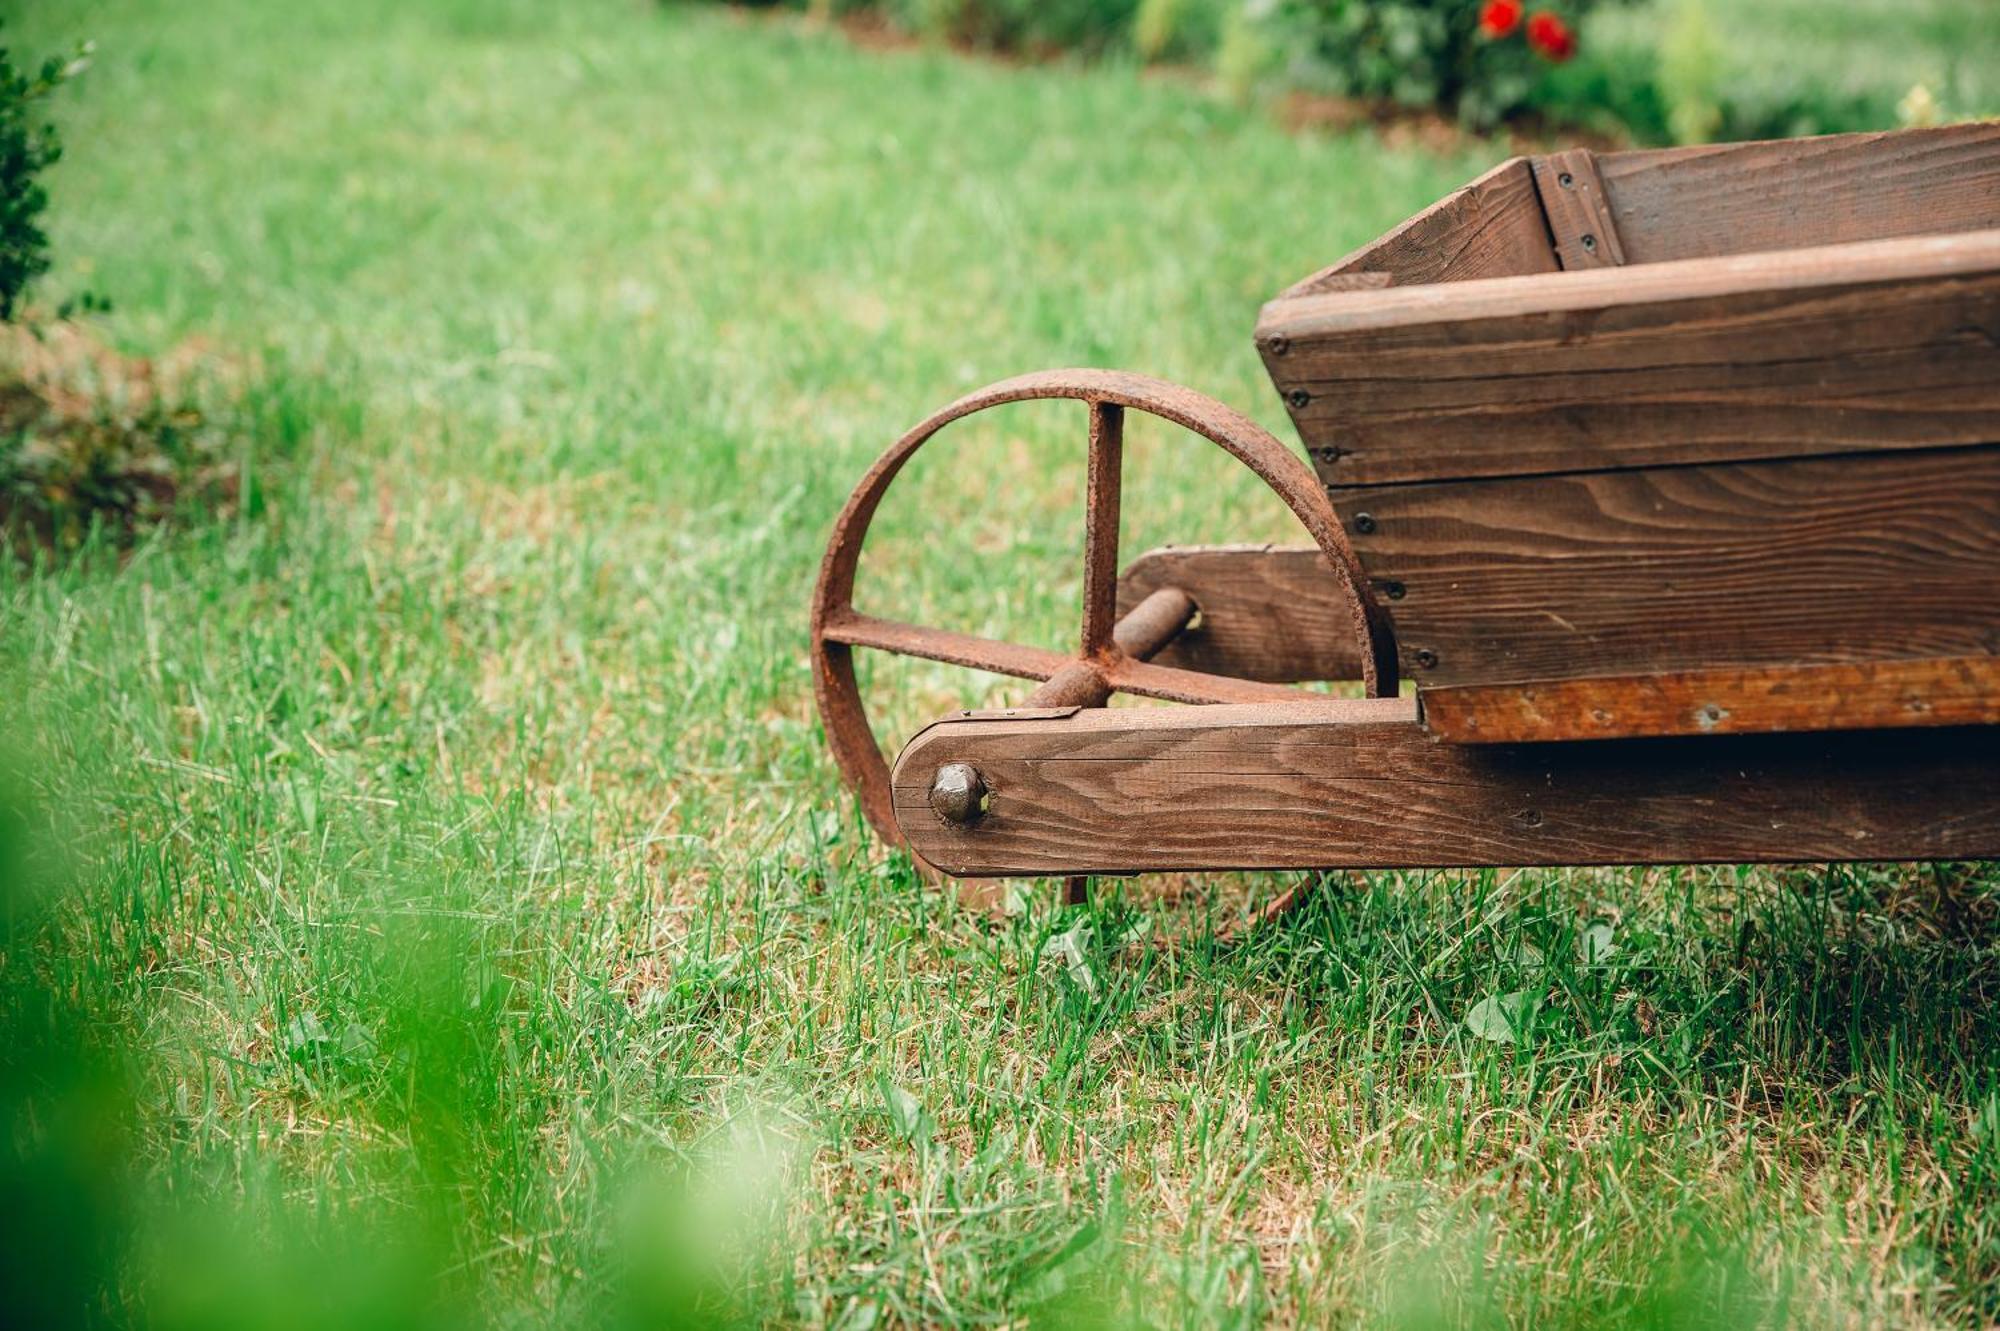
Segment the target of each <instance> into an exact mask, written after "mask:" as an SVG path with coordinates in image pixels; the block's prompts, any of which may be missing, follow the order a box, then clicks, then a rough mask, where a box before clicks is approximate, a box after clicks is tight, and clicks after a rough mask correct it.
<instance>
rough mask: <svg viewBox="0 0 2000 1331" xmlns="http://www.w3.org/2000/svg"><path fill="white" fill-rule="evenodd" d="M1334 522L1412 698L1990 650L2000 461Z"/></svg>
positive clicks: (1512, 481) (1822, 466)
mask: <svg viewBox="0 0 2000 1331" xmlns="http://www.w3.org/2000/svg"><path fill="white" fill-rule="evenodd" d="M1335 505H1336V507H1337V508H1338V510H1339V511H1340V513H1341V517H1342V520H1343V521H1344V522H1346V524H1347V526H1348V529H1349V530H1350V531H1351V532H1354V533H1355V535H1354V538H1353V542H1354V548H1355V550H1356V552H1357V554H1358V555H1359V556H1360V558H1361V561H1362V563H1363V564H1364V565H1365V566H1366V568H1367V570H1368V575H1369V578H1370V580H1371V581H1373V582H1376V583H1377V584H1378V585H1379V583H1380V582H1381V581H1382V580H1394V581H1396V582H1399V583H1401V584H1402V586H1403V588H1404V595H1403V596H1402V598H1401V599H1399V600H1396V601H1394V602H1392V603H1390V604H1391V613H1392V616H1393V618H1394V620H1395V628H1396V640H1397V645H1398V647H1399V650H1400V651H1401V654H1402V658H1403V661H1404V663H1405V666H1406V668H1407V669H1409V671H1410V674H1411V677H1413V678H1414V679H1415V680H1416V681H1417V683H1418V685H1419V686H1420V687H1425V686H1432V685H1442V684H1476V683H1500V682H1508V681H1531V680H1550V679H1572V678H1578V677H1585V676H1596V675H1633V674H1650V673H1656V672H1662V671H1675V670H1694V669H1714V668H1721V667H1729V666H1753V665H1785V664H1822V663H1841V662H1855V661H1875V660H1895V659H1907V658H1914V657H1926V656H1988V655H1993V654H1996V653H2000V446H1983V447H1976V448H1963V449H1935V450H1927V451H1922V452H1901V453H1877V454H1870V455H1865V456H1864V455H1848V456H1844V457H1831V458H1809V459H1792V460H1786V461H1777V462H1756V463H1740V464H1724V465H1720V466H1704V467H1663V468H1647V469H1640V470H1632V471H1613V472H1593V473H1581V474H1574V475H1565V476H1543V477H1509V478H1505V479H1496V480H1485V481H1449V482H1442V483H1439V484H1436V485H1408V486H1387V487H1380V488H1375V489H1363V490H1355V491H1344V492H1341V493H1339V494H1337V495H1336V496H1335ZM1364 515H1365V516H1364ZM1363 528H1366V534H1363V530H1362V529H1363Z"/></svg>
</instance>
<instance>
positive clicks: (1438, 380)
mask: <svg viewBox="0 0 2000 1331" xmlns="http://www.w3.org/2000/svg"><path fill="white" fill-rule="evenodd" d="M1258 332H1259V345H1260V346H1261V347H1262V348H1263V351H1264V360H1265V364H1266V365H1267V366H1268V367H1269V369H1270V371H1271V376H1272V379H1273V381H1274V382H1275V383H1276V384H1277V386H1278V388H1279V391H1280V392H1281V393H1282V394H1283V395H1284V396H1285V399H1286V402H1287V406H1288V408H1289V409H1290V411H1291V413H1292V418H1293V420H1294V422H1295V423H1296V424H1297V426H1298V429H1299V434H1300V436H1301V437H1302V438H1303V439H1304V440H1305V442H1306V444H1307V446H1308V449H1309V451H1310V452H1311V454H1312V456H1313V460H1314V463H1315V465H1316V467H1317V468H1318V470H1319V473H1320V478H1321V480H1322V481H1324V482H1326V483H1327V484H1329V485H1341V486H1349V485H1368V484H1380V483H1384V482H1399V481H1411V480H1436V479H1440V478H1444V477H1458V476H1481V475H1521V474H1529V473H1535V472H1556V471H1576V470H1587V469H1596V468H1605V467H1621V466H1636V465H1645V464H1654V463H1687V462H1704V461H1722V460H1727V459H1737V458H1745V459H1747V458H1762V457H1782V456H1798V455H1804V454H1812V453H1828V452H1855V451H1873V450H1876V449H1882V448H1918V447H1927V446H1930V445H1936V444H1951V443H1986V442H1992V441H1995V440H2000V230H1991V231H1982V232H1975V233H1970V234H1966V235H1959V236H1934V237H1920V238H1916V239H1909V240H1894V241H1871V242H1866V243H1861V244H1854V245H1843V246H1832V247H1825V248H1820V249H1811V250H1796V251H1787V252H1784V253H1777V254H1764V255H1750V256H1745V257H1740V258H1729V259H1701V260H1690V261H1687V262H1683V263H1671V264H1654V265H1628V266H1625V267H1622V268H1618V269H1615V270H1603V269H1600V270H1596V271H1590V272H1578V273H1568V274H1564V275H1563V276H1562V277H1561V278H1560V279H1559V280H1558V279H1552V278H1506V279H1499V280H1495V281H1491V282H1477V283H1452V284H1446V285H1442V286H1433V287H1391V288H1389V289H1387V290H1383V291H1375V292H1357V293H1350V294H1346V295H1332V296H1311V297H1305V298H1301V299H1296V300H1281V301H1277V302H1273V303H1272V304H1271V305H1269V306H1267V307H1266V308H1265V312H1264V317H1263V319H1262V320H1261V321H1260V323H1259V326H1258ZM1276 348H1282V351H1277V350H1274V349H1276Z"/></svg>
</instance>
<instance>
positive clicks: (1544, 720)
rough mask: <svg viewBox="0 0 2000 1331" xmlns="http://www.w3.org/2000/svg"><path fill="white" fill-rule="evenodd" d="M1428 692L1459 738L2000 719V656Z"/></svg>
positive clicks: (1428, 705)
mask: <svg viewBox="0 0 2000 1331" xmlns="http://www.w3.org/2000/svg"><path fill="white" fill-rule="evenodd" d="M1418 701H1419V702H1420V703H1422V705H1423V713H1424V729H1426V730H1428V731H1430V732H1431V734H1433V735H1436V736H1437V737H1438V738H1439V739H1444V740H1450V741H1451V742H1452V743H1454V744H1522V743H1541V742H1547V741H1555V740H1562V741H1567V740H1580V739H1631V738H1634V737H1638V736H1647V735H1770V734H1783V733H1786V732H1788V731H1801V730H1892V729H1898V728H1904V727H1909V726H1971V725H1985V726H2000V656H1949V657H1925V658H1923V659H1921V660H1912V661H1856V662H1851V663H1846V664H1841V665H1804V666H1801V665H1785V666H1732V667H1725V668H1721V669H1712V670H1675V671H1664V672H1661V673H1659V674H1652V675H1605V676H1596V677H1593V678H1589V679H1557V680H1547V681H1543V682H1540V683H1535V684H1450V685H1445V686H1443V687H1439V688H1429V689H1423V690H1421V691H1420V692H1419V694H1418ZM1994 742H1995V743H1996V744H2000V733H1996V734H1995V736H1994Z"/></svg>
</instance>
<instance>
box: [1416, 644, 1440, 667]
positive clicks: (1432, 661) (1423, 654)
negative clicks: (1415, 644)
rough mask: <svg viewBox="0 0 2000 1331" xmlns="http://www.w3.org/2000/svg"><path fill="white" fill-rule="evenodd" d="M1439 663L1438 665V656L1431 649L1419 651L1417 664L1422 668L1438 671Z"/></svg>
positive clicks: (1423, 648) (1426, 648)
mask: <svg viewBox="0 0 2000 1331" xmlns="http://www.w3.org/2000/svg"><path fill="white" fill-rule="evenodd" d="M1437 663H1438V654H1437V653H1436V652H1434V651H1432V650H1431V649H1430V648H1428V647H1422V648H1419V649H1418V650H1417V664H1418V665H1420V666H1422V667H1423V668H1424V669H1426V670H1435V669H1437Z"/></svg>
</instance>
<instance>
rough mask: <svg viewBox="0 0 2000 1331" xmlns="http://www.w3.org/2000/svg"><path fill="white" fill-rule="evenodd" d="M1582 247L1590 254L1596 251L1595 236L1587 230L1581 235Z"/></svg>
mask: <svg viewBox="0 0 2000 1331" xmlns="http://www.w3.org/2000/svg"><path fill="white" fill-rule="evenodd" d="M1583 248H1584V249H1586V250H1588V251H1589V252H1590V253H1592V254H1595V253H1597V237H1596V236H1593V235H1591V234H1590V233H1589V232H1585V233H1584V237H1583Z"/></svg>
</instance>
